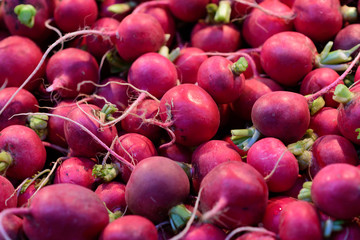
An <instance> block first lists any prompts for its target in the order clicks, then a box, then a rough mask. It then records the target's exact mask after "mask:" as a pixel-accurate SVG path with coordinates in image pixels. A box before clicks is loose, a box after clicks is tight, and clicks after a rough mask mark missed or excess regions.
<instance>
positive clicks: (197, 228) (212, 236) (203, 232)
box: [181, 223, 226, 240]
mask: <svg viewBox="0 0 360 240" xmlns="http://www.w3.org/2000/svg"><path fill="white" fill-rule="evenodd" d="M225 238H226V234H225V232H224V231H223V230H221V229H220V228H218V227H216V226H214V225H212V224H210V223H204V224H201V225H192V226H191V227H190V229H189V231H188V232H187V233H186V235H185V236H184V237H183V238H181V239H182V240H224V239H225Z"/></svg>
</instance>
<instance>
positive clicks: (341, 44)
mask: <svg viewBox="0 0 360 240" xmlns="http://www.w3.org/2000/svg"><path fill="white" fill-rule="evenodd" d="M359 43H360V24H359V23H355V24H349V25H347V26H345V27H344V28H342V29H341V30H340V31H339V32H338V33H337V34H336V37H335V39H334V48H335V49H344V50H348V49H351V48H353V47H354V46H356V45H357V44H359ZM358 52H359V51H356V52H355V53H353V54H352V56H353V57H355V56H356V55H357V53H358Z"/></svg>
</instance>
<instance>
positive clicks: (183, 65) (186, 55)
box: [174, 47, 208, 83]
mask: <svg viewBox="0 0 360 240" xmlns="http://www.w3.org/2000/svg"><path fill="white" fill-rule="evenodd" d="M207 58H208V57H207V55H206V54H205V52H204V51H203V50H201V49H200V48H195V47H187V48H183V49H181V51H180V55H179V56H178V57H177V58H176V59H175V61H174V64H175V66H176V70H177V73H178V77H179V80H180V82H181V83H196V82H197V73H198V70H199V67H200V65H201V63H203V62H204V61H205V60H206V59H207Z"/></svg>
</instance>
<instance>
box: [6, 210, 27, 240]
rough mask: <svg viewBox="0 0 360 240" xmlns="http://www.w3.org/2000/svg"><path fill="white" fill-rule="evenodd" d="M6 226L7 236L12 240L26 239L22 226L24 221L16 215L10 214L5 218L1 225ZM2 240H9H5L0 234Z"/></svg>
mask: <svg viewBox="0 0 360 240" xmlns="http://www.w3.org/2000/svg"><path fill="white" fill-rule="evenodd" d="M1 224H2V225H3V226H4V230H5V232H6V234H7V235H8V236H9V237H10V239H14V240H22V239H25V237H24V236H23V235H24V234H23V230H22V224H23V220H22V219H21V218H19V217H17V216H16V215H13V214H11V215H10V214H9V215H6V216H5V217H4V218H3V221H2V223H1ZM0 240H7V239H5V238H4V237H3V236H2V235H1V233H0Z"/></svg>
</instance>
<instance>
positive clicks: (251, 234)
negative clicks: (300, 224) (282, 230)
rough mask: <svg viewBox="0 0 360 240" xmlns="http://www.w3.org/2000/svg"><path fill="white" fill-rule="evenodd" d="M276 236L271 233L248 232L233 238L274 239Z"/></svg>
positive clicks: (237, 239)
mask: <svg viewBox="0 0 360 240" xmlns="http://www.w3.org/2000/svg"><path fill="white" fill-rule="evenodd" d="M275 239H276V238H275V237H273V236H272V235H269V234H266V233H261V232H248V233H245V234H243V235H241V236H240V237H238V238H235V240H275Z"/></svg>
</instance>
